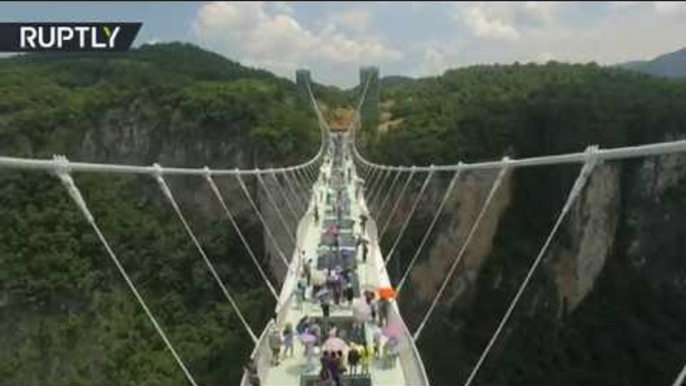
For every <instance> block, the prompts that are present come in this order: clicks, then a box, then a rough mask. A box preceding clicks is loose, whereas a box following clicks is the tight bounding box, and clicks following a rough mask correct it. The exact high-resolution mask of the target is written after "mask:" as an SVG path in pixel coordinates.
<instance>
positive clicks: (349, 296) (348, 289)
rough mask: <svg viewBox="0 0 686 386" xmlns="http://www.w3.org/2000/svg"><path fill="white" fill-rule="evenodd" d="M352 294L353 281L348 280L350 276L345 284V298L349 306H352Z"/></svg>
mask: <svg viewBox="0 0 686 386" xmlns="http://www.w3.org/2000/svg"><path fill="white" fill-rule="evenodd" d="M354 295H355V294H354V292H353V281H352V280H350V278H349V279H348V280H347V281H346V284H345V298H346V299H348V305H349V306H350V307H352V305H353V296H354Z"/></svg>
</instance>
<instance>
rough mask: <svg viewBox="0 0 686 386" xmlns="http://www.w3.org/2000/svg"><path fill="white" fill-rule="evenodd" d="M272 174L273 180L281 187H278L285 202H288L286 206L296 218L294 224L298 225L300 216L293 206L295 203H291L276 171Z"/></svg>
mask: <svg viewBox="0 0 686 386" xmlns="http://www.w3.org/2000/svg"><path fill="white" fill-rule="evenodd" d="M270 175H271V177H272V180H274V183H275V184H276V185H277V186H278V187H279V189H277V191H278V192H279V193H280V194H281V198H283V200H284V202H285V203H286V207H287V208H288V210H289V212H290V214H291V216H292V217H293V219H294V220H295V221H294V223H293V224H294V226H296V227H297V225H298V221H299V217H298V214H297V213H296V211H295V209H294V208H293V204H292V203H291V199H290V198H289V197H288V195H286V189H285V188H284V186H283V185H281V182H280V181H279V179H278V178H277V177H276V173H271V174H270Z"/></svg>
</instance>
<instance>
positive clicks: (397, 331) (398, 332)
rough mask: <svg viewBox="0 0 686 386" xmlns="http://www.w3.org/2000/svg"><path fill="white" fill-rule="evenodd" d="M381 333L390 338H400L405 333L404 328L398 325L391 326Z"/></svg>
mask: <svg viewBox="0 0 686 386" xmlns="http://www.w3.org/2000/svg"><path fill="white" fill-rule="evenodd" d="M381 332H382V333H383V334H384V335H385V336H387V337H389V338H400V337H401V336H402V335H403V333H404V331H403V328H402V327H401V326H399V325H397V324H389V325H387V326H386V327H384V328H383V330H381Z"/></svg>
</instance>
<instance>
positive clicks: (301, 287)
mask: <svg viewBox="0 0 686 386" xmlns="http://www.w3.org/2000/svg"><path fill="white" fill-rule="evenodd" d="M306 290H307V283H306V281H305V273H304V272H303V274H302V275H301V276H300V278H298V283H297V286H296V288H295V296H296V301H297V305H298V309H299V310H302V308H303V302H304V301H305V291H306Z"/></svg>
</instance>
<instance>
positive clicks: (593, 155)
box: [465, 146, 598, 386]
mask: <svg viewBox="0 0 686 386" xmlns="http://www.w3.org/2000/svg"><path fill="white" fill-rule="evenodd" d="M597 152H598V146H589V147H588V148H586V154H587V157H588V158H587V159H586V162H585V163H584V166H583V167H582V168H581V172H580V173H579V176H578V177H577V178H576V181H574V186H572V189H571V190H570V192H569V196H568V197H567V201H566V202H565V205H564V207H563V208H562V211H561V212H560V215H559V216H558V217H557V221H556V222H555V225H554V226H553V229H552V230H551V231H550V234H549V235H548V238H547V239H546V241H545V244H543V247H542V248H541V250H540V251H539V252H538V256H536V259H535V260H534V262H533V263H532V264H531V267H530V268H529V272H528V273H527V274H526V277H525V278H524V281H523V282H522V284H521V285H520V286H519V290H518V291H517V294H515V296H514V298H513V299H512V302H511V303H510V306H509V307H508V309H507V312H505V315H504V316H503V318H502V320H501V321H500V324H499V325H498V328H497V329H496V330H495V332H494V333H493V336H492V337H491V340H490V341H489V342H488V345H487V346H486V348H485V349H484V351H483V353H481V357H479V361H478V362H477V363H476V365H475V366H474V369H472V373H471V374H470V375H469V378H467V382H465V386H469V385H470V384H471V383H472V381H473V380H474V377H475V376H476V374H477V373H478V372H479V369H480V368H481V365H482V364H483V362H484V359H486V356H487V355H488V353H489V352H490V350H491V348H492V347H493V344H494V343H495V341H496V340H497V339H498V336H500V332H501V331H502V330H503V327H505V324H506V323H507V321H508V320H509V319H510V316H511V315H512V311H513V310H514V308H515V307H516V306H517V302H518V301H519V298H520V297H521V296H522V293H524V290H525V289H526V286H527V285H528V284H529V281H530V280H531V277H532V276H533V274H534V272H535V271H536V268H537V267H538V266H539V264H540V263H541V260H542V259H543V256H544V255H545V253H546V252H547V251H548V247H549V246H550V243H551V242H552V240H553V238H554V237H555V234H556V233H557V230H558V228H560V225H561V224H562V220H564V218H565V217H566V216H567V213H568V212H569V210H570V208H571V207H572V204H573V203H574V200H575V199H576V198H577V196H579V194H580V193H581V190H582V189H583V187H584V185H585V184H586V181H587V180H588V177H589V176H590V175H591V173H592V172H593V169H594V168H595V166H596V164H597V163H598V157H597Z"/></svg>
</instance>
